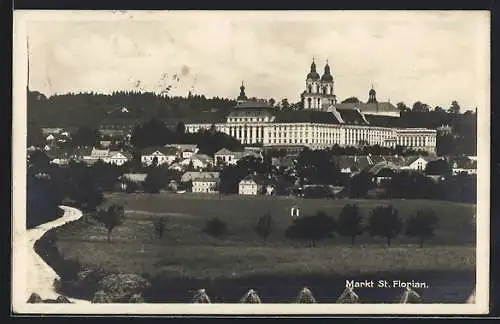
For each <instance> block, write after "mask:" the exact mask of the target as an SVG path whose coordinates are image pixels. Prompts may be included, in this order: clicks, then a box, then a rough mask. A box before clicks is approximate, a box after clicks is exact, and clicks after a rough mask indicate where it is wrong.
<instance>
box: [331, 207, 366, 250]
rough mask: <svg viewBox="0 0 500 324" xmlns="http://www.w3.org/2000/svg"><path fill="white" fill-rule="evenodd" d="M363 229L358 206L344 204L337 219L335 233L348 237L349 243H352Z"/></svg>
mask: <svg viewBox="0 0 500 324" xmlns="http://www.w3.org/2000/svg"><path fill="white" fill-rule="evenodd" d="M364 230H365V229H364V226H363V216H362V215H361V213H360V212H359V209H358V206H357V205H351V204H347V205H345V206H344V208H342V211H341V212H340V215H339V218H338V219H337V233H339V234H340V235H342V236H346V237H350V238H351V244H352V245H354V240H355V239H356V236H358V235H361V234H363V232H364Z"/></svg>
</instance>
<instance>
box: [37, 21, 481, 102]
mask: <svg viewBox="0 0 500 324" xmlns="http://www.w3.org/2000/svg"><path fill="white" fill-rule="evenodd" d="M27 33H28V39H29V72H30V75H29V87H30V89H31V90H38V91H40V92H42V93H44V94H46V95H53V94H63V93H67V92H86V91H94V92H102V93H109V92H112V91H115V90H139V91H155V92H161V91H162V90H163V89H165V88H166V86H167V85H171V86H172V89H171V91H170V92H169V94H170V95H180V96H185V95H187V93H188V91H192V92H193V93H195V94H204V95H205V96H207V97H214V96H219V97H228V98H236V97H237V96H238V94H239V87H240V85H241V82H242V81H244V83H245V86H246V93H247V96H249V97H258V98H264V99H269V98H274V99H275V100H276V101H279V100H281V99H283V98H287V99H288V101H289V102H297V101H299V100H300V93H301V92H302V91H304V89H305V80H306V75H307V73H308V72H309V69H310V65H311V61H312V59H313V57H314V58H315V62H316V65H317V70H318V72H319V73H320V74H321V73H322V72H323V68H324V65H325V63H326V61H327V60H328V63H329V65H330V67H331V71H332V75H333V77H334V80H335V93H336V95H337V98H338V99H339V100H343V99H345V98H347V97H350V96H356V97H358V98H359V99H360V100H362V101H366V100H367V97H368V91H369V89H370V88H371V86H372V84H373V86H374V88H375V90H376V91H377V99H378V100H379V101H390V102H392V103H394V104H395V103H397V102H400V101H403V102H405V103H406V104H407V105H408V106H411V105H412V104H413V103H414V102H415V101H417V100H420V101H422V102H424V103H427V104H429V105H430V106H431V107H434V106H441V107H444V108H448V107H449V106H450V104H451V101H452V100H457V101H458V102H459V104H460V105H461V106H462V107H463V108H464V109H474V108H476V107H478V106H479V107H478V109H481V107H482V106H485V103H486V102H487V99H486V97H489V78H490V76H489V60H490V57H489V51H490V49H489V14H488V12H481V11H476V12H467V11H447V12H437V11H436V12H434V11H426V12H422V11H414V12H409V11H406V12H405V11H371V12H370V11H321V12H317V11H306V12H293V11H292V12H264V11H261V12H236V11H233V12H223V11H215V12H196V11H193V12H188V11H177V12H172V11H166V12H141V13H138V12H101V13H95V12H67V13H64V12H58V13H57V14H53V13H52V15H47V16H39V17H36V16H33V18H31V19H30V21H29V23H28V24H27ZM486 108H487V109H489V107H486Z"/></svg>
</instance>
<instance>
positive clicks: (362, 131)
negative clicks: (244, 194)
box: [186, 118, 436, 152]
mask: <svg viewBox="0 0 500 324" xmlns="http://www.w3.org/2000/svg"><path fill="white" fill-rule="evenodd" d="M233 119H234V118H233ZM239 119H241V120H243V118H239ZM255 119H256V118H255ZM210 126H211V125H210V124H188V125H186V130H187V131H188V132H197V131H198V130H199V129H203V128H204V129H208V128H210ZM216 128H217V129H219V130H220V131H221V132H224V133H226V134H228V135H230V136H232V137H234V138H236V139H237V140H239V141H240V142H241V143H242V144H255V143H262V144H264V145H265V146H295V145H303V146H308V147H310V148H312V149H321V148H327V147H331V146H332V145H334V144H338V145H339V146H356V145H358V144H359V142H360V141H365V142H367V143H368V144H369V145H380V146H382V147H395V146H396V145H400V146H406V147H411V148H414V149H419V150H425V151H428V152H435V147H436V131H435V130H430V129H418V128H415V129H412V128H408V129H395V128H388V127H371V126H361V125H332V124H314V123H269V122H267V123H266V122H262V121H261V120H259V121H258V122H251V123H245V121H239V122H234V121H232V122H229V123H227V124H216ZM245 129H246V132H245Z"/></svg>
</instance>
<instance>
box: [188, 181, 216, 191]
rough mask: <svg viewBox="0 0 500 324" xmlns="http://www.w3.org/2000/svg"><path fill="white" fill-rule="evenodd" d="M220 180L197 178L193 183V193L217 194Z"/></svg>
mask: <svg viewBox="0 0 500 324" xmlns="http://www.w3.org/2000/svg"><path fill="white" fill-rule="evenodd" d="M218 181H219V180H218V179H215V178H195V179H193V181H192V187H191V191H192V192H198V193H217V192H218V190H217V184H218Z"/></svg>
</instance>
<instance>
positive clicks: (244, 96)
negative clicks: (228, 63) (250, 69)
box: [238, 81, 248, 100]
mask: <svg viewBox="0 0 500 324" xmlns="http://www.w3.org/2000/svg"><path fill="white" fill-rule="evenodd" d="M247 99H248V98H247V96H246V94H245V85H244V84H243V81H241V87H240V95H239V96H238V100H247Z"/></svg>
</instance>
